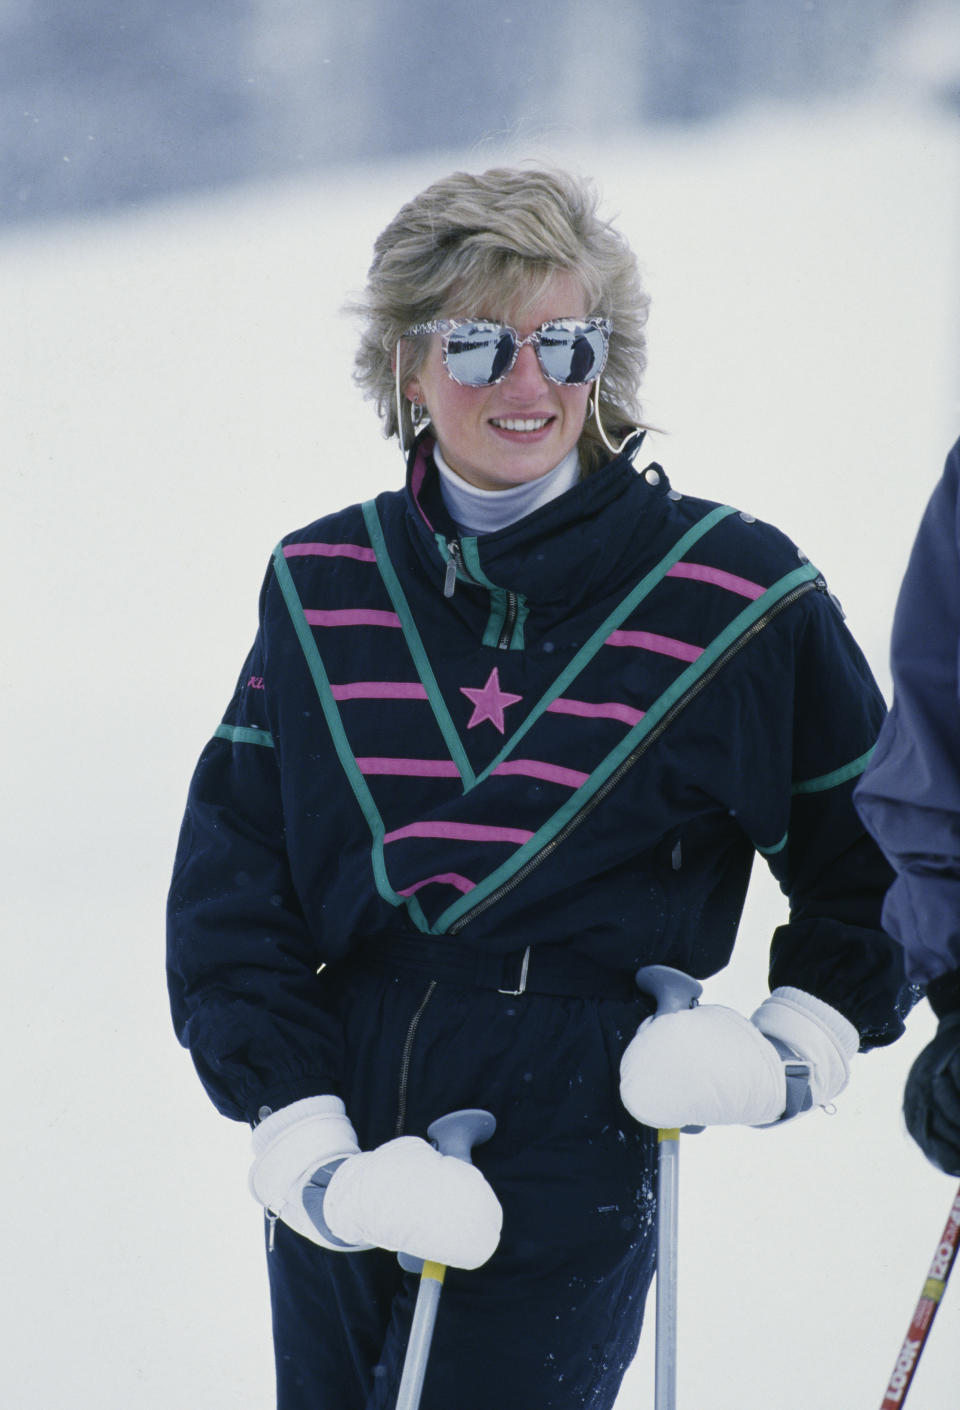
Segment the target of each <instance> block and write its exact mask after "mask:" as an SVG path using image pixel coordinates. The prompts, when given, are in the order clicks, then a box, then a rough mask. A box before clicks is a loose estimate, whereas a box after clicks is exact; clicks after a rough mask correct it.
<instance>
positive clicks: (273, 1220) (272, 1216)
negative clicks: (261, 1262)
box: [267, 1209, 280, 1253]
mask: <svg viewBox="0 0 960 1410" xmlns="http://www.w3.org/2000/svg"><path fill="white" fill-rule="evenodd" d="M279 1218H280V1215H279V1214H276V1213H275V1212H274V1211H273V1210H272V1209H268V1210H267V1253H273V1249H274V1245H275V1244H276V1241H277V1220H278V1219H279Z"/></svg>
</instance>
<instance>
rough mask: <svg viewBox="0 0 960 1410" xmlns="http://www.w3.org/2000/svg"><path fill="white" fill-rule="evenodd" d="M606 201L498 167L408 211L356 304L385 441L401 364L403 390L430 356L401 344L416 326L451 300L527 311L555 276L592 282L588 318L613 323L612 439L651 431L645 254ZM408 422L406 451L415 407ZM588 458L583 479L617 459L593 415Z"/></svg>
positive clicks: (475, 308) (473, 308) (606, 410)
mask: <svg viewBox="0 0 960 1410" xmlns="http://www.w3.org/2000/svg"><path fill="white" fill-rule="evenodd" d="M598 204H599V198H598V196H597V193H596V191H595V188H594V186H593V184H592V183H591V182H590V181H588V180H586V179H583V178H580V177H576V176H573V175H572V174H570V173H568V172H565V171H559V170H545V169H540V170H535V169H530V170H528V169H526V168H521V167H495V168H493V169H491V170H490V171H485V172H483V173H481V174H479V175H477V174H474V173H470V172H464V171H458V172H454V173H453V174H452V175H451V176H447V177H444V178H443V179H442V180H440V181H436V182H434V183H433V185H431V186H428V187H427V189H426V190H425V191H421V193H420V194H419V195H418V196H415V197H414V198H413V200H412V201H409V202H407V204H406V205H405V206H403V208H402V209H401V210H400V211H399V212H398V214H397V215H396V216H395V217H394V219H393V220H392V221H391V222H390V224H389V225H388V226H387V227H386V229H385V230H384V231H383V232H382V233H381V234H380V236H379V237H378V238H377V241H376V244H375V245H374V255H373V263H372V265H371V266H370V270H369V275H368V280H367V287H366V290H365V291H364V293H363V295H362V296H361V297H360V298H359V299H357V300H356V301H355V302H354V303H353V304H352V305H350V309H351V311H352V312H354V313H359V314H360V315H361V316H362V317H363V319H364V325H363V331H362V334H361V340H360V346H359V349H358V351H357V356H356V365H355V370H354V377H355V380H356V381H357V383H358V385H359V386H360V387H361V389H362V390H363V392H364V393H365V395H367V396H368V397H370V398H372V399H373V400H374V401H375V402H376V404H377V410H378V411H379V414H380V418H381V421H382V423H383V428H384V435H386V436H394V435H397V434H398V433H399V430H400V427H399V426H398V421H397V414H398V409H397V404H396V397H395V387H396V379H395V374H394V363H393V359H394V356H396V357H398V358H401V359H402V381H401V385H403V384H405V383H406V382H407V381H409V379H410V378H411V377H412V376H415V375H416V373H417V371H418V370H419V368H420V366H421V364H422V362H423V359H424V358H425V356H426V354H427V351H428V346H429V345H428V343H427V341H426V339H425V338H410V339H404V340H403V342H402V343H401V342H400V340H401V338H402V335H403V334H404V333H405V332H406V330H407V329H408V328H411V327H413V325H414V324H417V323H422V322H426V321H428V320H429V319H432V318H437V317H440V316H442V315H443V314H444V313H446V312H449V311H450V305H451V301H452V300H454V299H456V302H457V306H458V311H459V312H463V311H469V312H471V313H477V314H481V313H485V314H487V315H489V314H490V309H489V308H488V302H489V301H490V300H491V299H495V300H496V302H497V304H498V305H507V304H508V305H510V306H511V307H514V306H516V307H519V308H523V307H525V306H530V305H532V304H533V303H535V302H536V300H537V299H538V298H539V296H540V295H541V294H542V292H543V290H544V289H545V287H546V285H547V284H548V283H549V281H550V280H551V278H553V276H554V275H555V274H556V273H557V271H558V270H562V271H567V272H569V273H571V274H573V275H574V276H575V277H576V278H577V279H578V280H579V282H580V283H581V284H582V285H583V288H584V291H585V293H586V295H587V300H588V303H589V312H590V313H591V314H593V315H601V316H604V317H607V318H609V319H610V320H611V322H612V324H613V331H612V333H611V336H610V350H609V354H608V357H607V364H606V367H605V368H604V372H603V377H602V379H601V383H600V398H599V400H600V415H601V417H602V419H603V423H604V426H605V428H606V431H607V435H608V436H612V437H614V438H617V439H619V438H622V437H623V436H624V435H626V434H627V433H628V432H629V431H631V430H632V429H633V428H634V427H636V426H640V425H642V422H641V421H640V407H639V403H638V401H637V388H638V387H639V384H640V381H641V379H642V377H643V372H644V368H645V367H646V361H647V358H646V335H645V332H644V329H645V325H646V321H647V312H648V308H649V303H650V300H649V297H648V296H647V294H646V293H645V291H644V289H643V286H642V284H641V281H640V273H639V270H638V268H637V260H636V256H635V255H634V254H633V251H632V250H631V249H630V246H629V245H628V244H627V241H626V240H625V238H624V237H623V236H622V235H621V234H620V233H619V232H618V231H617V230H615V229H614V228H613V226H612V225H611V224H610V222H609V221H607V220H604V219H602V218H601V217H600V216H599V215H598V213H597V208H598ZM398 344H400V346H399V347H398ZM400 415H402V416H403V418H404V426H403V441H404V443H406V444H409V443H410V440H411V438H412V431H413V428H412V424H411V421H410V407H409V403H408V402H407V400H406V398H403V399H402V406H401V409H400ZM580 454H581V461H582V463H583V466H584V469H585V470H592V469H595V468H596V467H597V466H598V465H599V464H601V463H602V462H603V461H604V460H606V459H607V458H608V456H609V451H608V450H607V449H606V448H605V444H604V441H603V439H602V437H601V435H600V432H599V430H598V429H597V425H596V419H595V418H591V417H588V419H587V421H586V423H585V425H584V430H583V435H582V437H581V442H580Z"/></svg>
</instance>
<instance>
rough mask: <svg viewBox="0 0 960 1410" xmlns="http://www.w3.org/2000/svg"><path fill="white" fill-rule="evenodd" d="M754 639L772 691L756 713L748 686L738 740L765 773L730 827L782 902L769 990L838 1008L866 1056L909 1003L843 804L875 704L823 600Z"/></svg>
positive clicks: (854, 822)
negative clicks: (761, 861)
mask: <svg viewBox="0 0 960 1410" xmlns="http://www.w3.org/2000/svg"><path fill="white" fill-rule="evenodd" d="M788 627H789V630H788ZM765 635H766V638H767V639H766V641H760V642H758V643H757V647H758V649H759V651H760V652H761V653H762V654H761V655H759V656H758V658H757V661H756V663H755V665H756V667H757V669H756V670H755V671H754V674H753V677H752V679H754V680H759V681H760V682H762V681H764V680H767V679H772V680H773V681H774V682H775V685H776V689H775V692H774V695H773V697H772V700H771V703H770V704H769V705H768V706H766V708H764V702H763V698H762V696H761V695H760V694H759V692H760V691H762V690H763V686H762V684H761V685H759V686H757V687H755V688H754V691H753V692H752V693H751V695H750V696H749V697H748V699H747V702H746V707H745V708H749V707H751V706H752V707H753V709H754V717H753V719H752V721H751V725H750V728H747V727H744V729H743V731H742V736H743V738H744V739H753V738H756V737H758V736H759V735H760V731H761V730H764V731H765V733H764V735H763V737H764V739H765V740H766V745H765V749H764V754H765V761H764V762H765V765H766V766H765V767H764V768H762V769H757V768H756V767H754V768H753V769H752V770H751V771H750V773H749V774H748V775H747V776H746V777H745V779H744V782H743V784H742V790H743V794H744V797H745V800H746V802H745V805H743V806H744V811H743V813H742V814H741V816H740V819H739V820H740V822H741V825H742V826H743V827H744V830H745V831H746V832H747V835H748V836H749V837H750V839H751V841H752V842H753V843H754V846H755V847H756V848H757V850H758V851H760V853H761V854H762V855H763V857H764V858H765V860H766V862H767V864H768V866H769V868H770V870H771V872H772V873H773V875H774V876H775V877H776V879H777V881H778V882H779V883H780V886H781V889H782V890H783V892H784V894H785V895H786V896H787V897H788V898H789V902H790V915H789V920H788V921H787V923H786V924H784V925H782V926H780V927H778V929H777V930H776V932H775V933H774V936H773V942H772V945H771V952H770V984H771V988H776V987H779V986H782V985H787V986H793V987H795V988H798V989H802V990H804V991H805V992H807V993H809V994H813V995H816V997H818V998H820V999H823V1000H824V1001H825V1002H826V1003H828V1004H830V1005H832V1007H834V1008H836V1009H838V1010H839V1011H840V1012H841V1013H842V1014H844V1015H845V1017H847V1018H848V1019H849V1020H850V1022H851V1023H852V1024H853V1025H854V1027H855V1028H856V1029H857V1031H858V1033H859V1034H860V1042H861V1048H862V1049H864V1050H866V1049H869V1048H873V1047H877V1046H881V1045H883V1044H886V1043H890V1042H893V1041H894V1040H895V1039H896V1038H898V1037H899V1036H900V1034H901V1033H902V1032H903V1018H904V1016H905V1014H906V1013H907V1012H908V1011H909V1009H910V1007H911V1004H912V1003H913V1001H914V1000H915V997H916V995H915V994H914V993H913V992H911V990H910V988H909V986H908V985H907V983H906V980H905V975H904V969H903V962H902V956H901V954H900V951H899V948H898V947H897V946H896V945H894V944H893V942H892V941H891V940H890V938H889V936H887V935H886V934H885V933H884V931H883V929H882V927H881V923H880V912H881V906H882V902H883V896H884V893H885V891H886V889H887V887H888V886H889V884H890V881H891V876H892V874H891V871H890V868H889V866H888V864H887V862H886V860H885V858H884V857H883V854H882V853H881V851H880V850H879V848H878V847H877V846H876V844H875V843H874V841H873V840H872V838H871V837H870V836H869V835H868V834H867V833H866V831H865V830H864V827H863V824H862V822H861V820H860V818H859V817H858V816H857V813H856V810H855V808H854V806H853V788H854V784H855V782H856V781H857V779H858V778H859V776H860V775H861V774H862V772H863V770H864V768H865V767H866V764H867V760H868V758H869V757H870V753H871V751H872V749H873V747H874V745H875V743H876V739H877V735H878V733H879V731H880V727H881V723H882V721H883V718H884V714H885V706H884V702H883V698H882V696H881V694H880V691H879V689H878V688H877V685H876V682H875V681H874V679H873V676H872V674H871V672H870V669H869V666H868V665H867V662H866V660H865V659H864V657H863V654H862V652H861V651H860V649H859V647H858V646H857V643H856V642H855V640H854V639H853V637H852V636H851V634H850V632H849V631H848V630H847V627H846V625H845V624H844V622H843V619H842V614H841V612H840V610H839V608H838V607H837V605H836V604H835V603H834V602H833V601H832V600H831V599H830V598H829V596H828V595H827V594H826V593H825V592H824V593H816V594H813V593H811V594H809V595H808V596H807V597H806V598H805V599H804V604H803V606H802V608H801V609H800V610H799V611H798V612H797V613H795V614H793V615H792V616H791V617H789V618H788V617H787V616H786V614H785V618H784V622H783V628H782V630H779V631H778V630H774V631H772V632H768V634H765ZM748 679H751V678H748ZM755 695H756V699H755V698H754V696H755ZM791 698H792V709H787V708H784V707H785V706H786V705H787V704H788V703H789V702H790V701H791ZM775 705H779V707H780V708H779V710H777V709H775V708H774V706H775ZM761 721H764V723H761ZM741 772H742V773H745V774H746V770H744V769H743V768H741Z"/></svg>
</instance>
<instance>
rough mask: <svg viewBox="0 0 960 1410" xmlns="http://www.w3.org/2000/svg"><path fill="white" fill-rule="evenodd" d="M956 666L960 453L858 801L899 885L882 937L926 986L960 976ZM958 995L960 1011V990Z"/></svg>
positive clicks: (930, 523) (930, 530) (924, 547)
mask: <svg viewBox="0 0 960 1410" xmlns="http://www.w3.org/2000/svg"><path fill="white" fill-rule="evenodd" d="M958 654H960V441H958V442H957V444H956V445H955V446H954V447H953V450H952V451H951V452H950V454H949V456H948V457H947V462H946V465H945V467H944V471H943V475H942V477H941V479H940V481H939V483H938V484H937V486H936V489H935V490H934V491H933V494H932V496H931V498H930V501H929V503H928V505H927V508H926V512H925V513H924V516H923V519H922V521H921V524H920V528H919V530H918V532H917V537H916V540H915V542H914V545H913V549H912V552H911V554H910V560H909V563H908V565H907V571H906V574H905V576H904V580H903V584H902V586H901V589H900V595H899V598H898V600H897V608H896V612H895V614H894V622H893V633H892V638H891V646H890V665H891V671H892V675H893V687H894V700H893V706H892V708H891V711H890V714H889V716H888V718H887V720H886V722H885V724H884V726H883V729H882V730H881V733H880V739H879V743H878V745H877V750H876V754H875V755H874V758H873V761H872V763H871V765H870V768H869V770H868V771H867V773H866V774H865V775H864V777H863V779H862V781H861V783H860V785H859V787H858V789H857V795H856V802H857V807H858V808H859V810H860V813H861V815H862V817H863V819H864V821H865V822H866V825H867V827H868V828H869V829H870V831H871V832H872V833H873V835H874V837H875V838H876V839H877V841H878V842H879V844H880V846H881V847H882V848H883V850H884V852H885V853H886V854H887V856H888V858H889V859H890V861H891V863H892V864H893V866H894V868H895V870H896V873H897V875H896V880H895V881H894V883H893V885H892V886H891V888H890V891H889V893H888V895H887V898H886V901H885V903H884V908H883V919H884V925H885V927H886V929H887V930H888V931H889V932H890V934H891V935H893V936H895V937H896V939H897V940H899V942H900V944H901V945H902V946H903V948H904V951H905V955H906V968H907V973H908V975H909V976H910V978H911V979H913V980H914V981H916V982H917V983H918V984H927V983H928V982H929V981H931V980H939V979H940V978H941V976H945V975H947V974H949V973H951V972H954V971H958V970H960V685H958V676H957V669H958V664H957V663H958ZM954 979H955V981H960V975H955V976H954ZM953 987H954V989H956V991H957V993H956V1006H958V1007H960V982H955V983H954V985H953Z"/></svg>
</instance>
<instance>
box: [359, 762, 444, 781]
mask: <svg viewBox="0 0 960 1410" xmlns="http://www.w3.org/2000/svg"><path fill="white" fill-rule="evenodd" d="M357 767H358V768H359V770H360V772H361V773H362V774H405V775H406V776H408V777H410V778H459V777H460V770H459V769H458V768H457V766H456V764H455V763H454V762H453V760H452V759H377V758H369V759H358V760H357Z"/></svg>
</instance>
